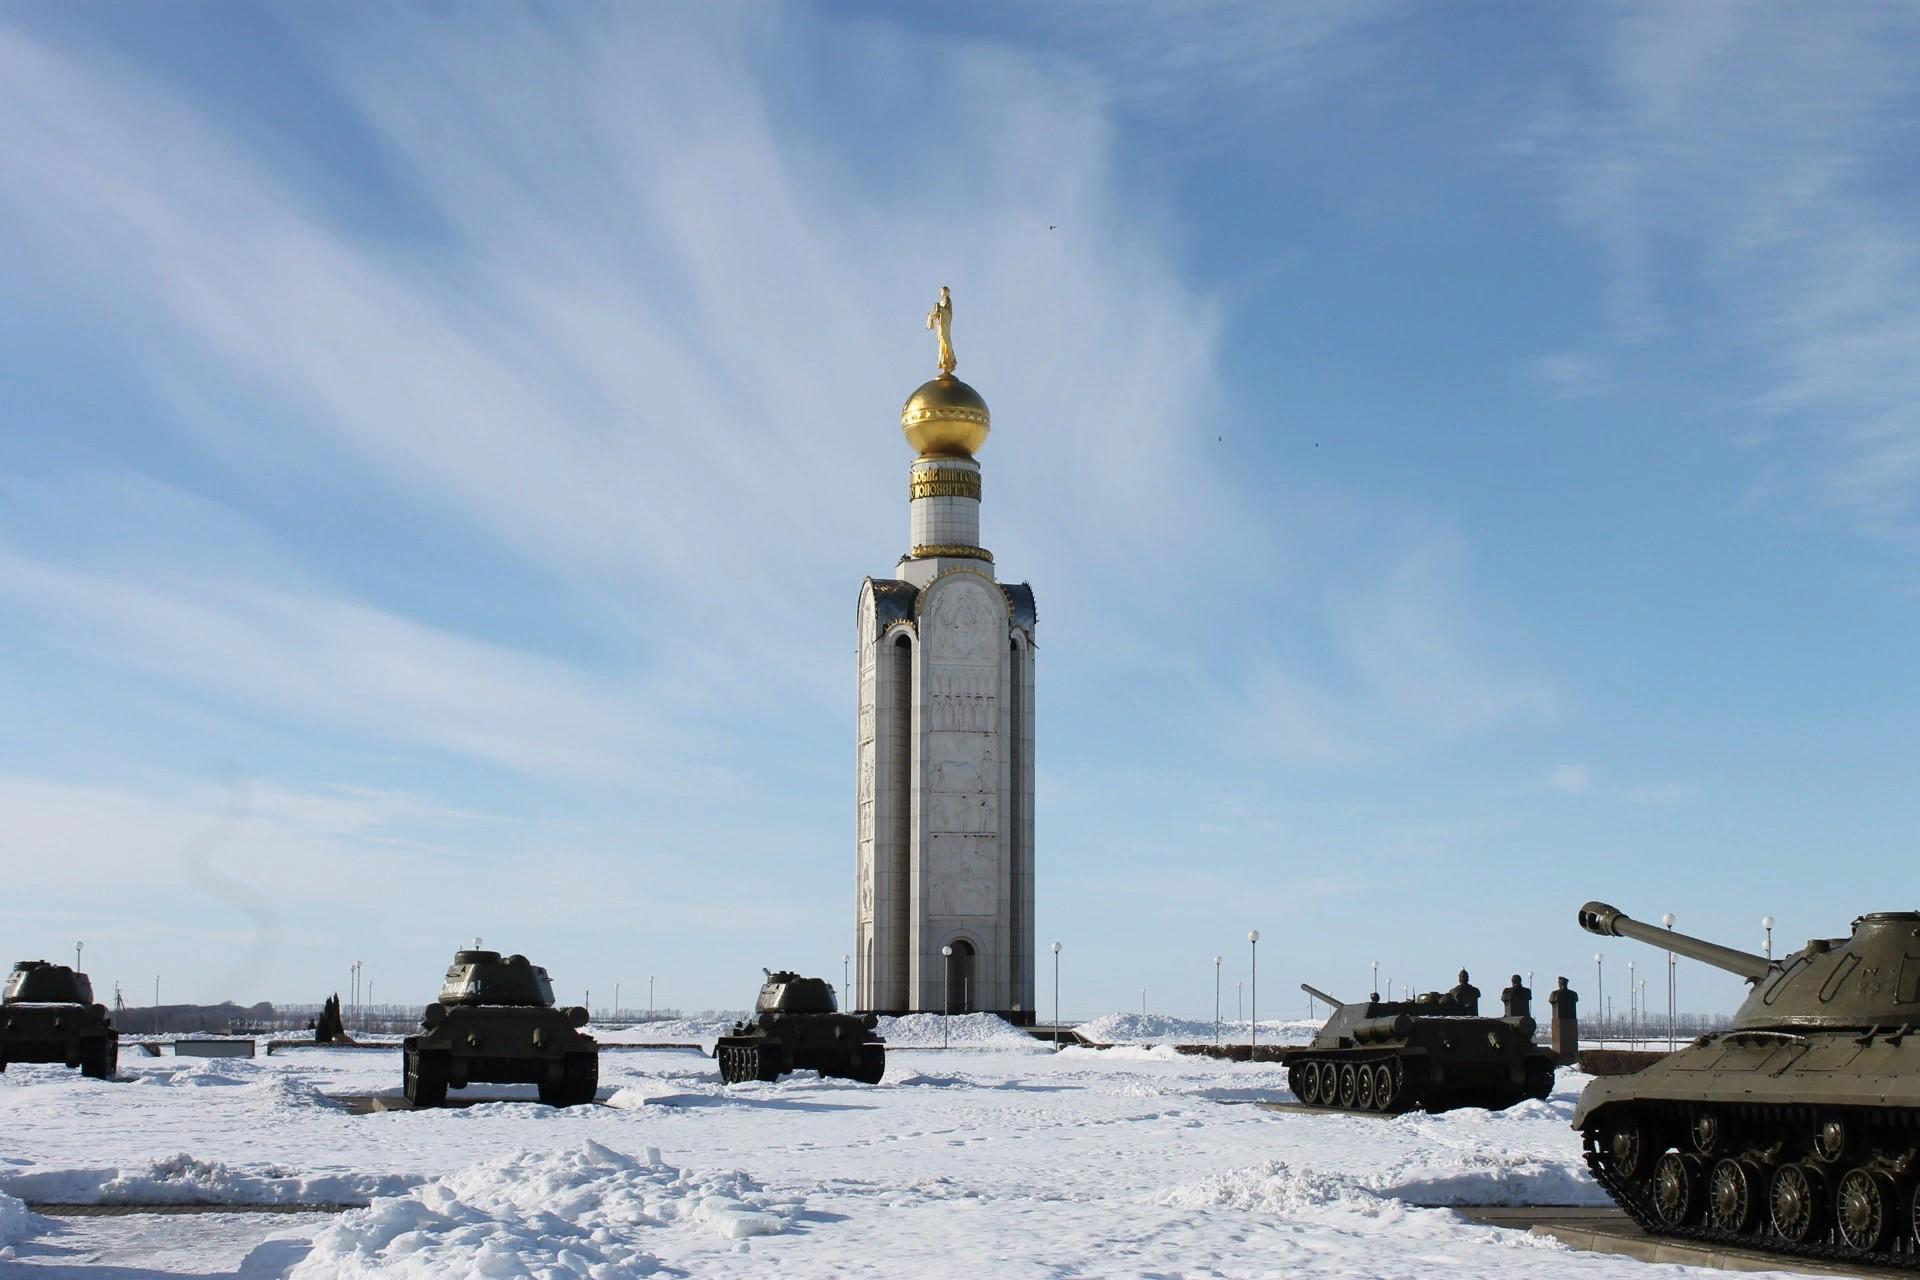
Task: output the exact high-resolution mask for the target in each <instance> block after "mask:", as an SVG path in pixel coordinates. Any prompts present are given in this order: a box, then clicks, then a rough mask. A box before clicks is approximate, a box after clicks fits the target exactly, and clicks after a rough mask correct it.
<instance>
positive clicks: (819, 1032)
mask: <svg viewBox="0 0 1920 1280" xmlns="http://www.w3.org/2000/svg"><path fill="white" fill-rule="evenodd" d="M761 972H762V973H764V974H766V975H767V980H766V982H765V983H764V984H763V985H762V986H761V988H760V998H759V999H758V1000H757V1001H755V1002H754V1006H753V1017H751V1018H749V1019H747V1020H746V1021H744V1022H736V1023H734V1024H733V1031H732V1033H731V1034H730V1035H724V1036H721V1037H720V1039H719V1040H718V1041H716V1042H715V1044H714V1046H713V1056H714V1059H715V1061H717V1062H718V1063H719V1064H720V1078H721V1079H722V1080H724V1081H726V1082H727V1083H728V1084H744V1083H746V1082H747V1081H749V1080H763V1081H771V1080H778V1079H779V1078H780V1077H781V1076H783V1075H785V1074H786V1073H787V1072H789V1071H818V1072H819V1073H820V1074H821V1075H823V1076H839V1077H841V1078H842V1079H846V1080H858V1081H860V1082H861V1083H862V1084H879V1083H880V1077H881V1076H883V1075H885V1074H886V1070H887V1042H886V1041H884V1040H882V1039H881V1038H880V1037H879V1036H877V1035H875V1034H874V1031H873V1028H874V1027H875V1025H877V1024H878V1022H879V1019H878V1018H876V1017H874V1016H873V1015H872V1014H870V1013H864V1014H856V1013H841V1012H840V1006H839V1004H838V1002H836V1001H835V999H834V996H833V986H832V984H831V983H828V982H827V981H825V980H824V979H821V978H803V977H801V976H800V975H799V974H797V973H792V972H789V971H787V970H784V969H783V970H781V971H780V972H778V973H775V972H773V971H771V970H767V969H762V970H761Z"/></svg>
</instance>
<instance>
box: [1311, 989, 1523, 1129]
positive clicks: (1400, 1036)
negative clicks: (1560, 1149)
mask: <svg viewBox="0 0 1920 1280" xmlns="http://www.w3.org/2000/svg"><path fill="white" fill-rule="evenodd" d="M1300 985H1301V989H1302V990H1304V991H1306V992H1308V993H1309V994H1311V995H1313V996H1315V997H1316V998H1318V999H1321V1000H1324V1001H1326V1002H1327V1003H1328V1004H1329V1005H1332V1006H1333V1016H1332V1017H1330V1018H1328V1019H1327V1021H1326V1023H1325V1024H1324V1025H1322V1026H1321V1028H1320V1031H1319V1033H1318V1034H1316V1035H1315V1036H1314V1038H1313V1041H1312V1043H1310V1044H1309V1045H1308V1046H1307V1047H1306V1048H1305V1049H1302V1050H1300V1051H1298V1052H1296V1053H1294V1054H1291V1055H1289V1056H1288V1058H1287V1083H1288V1084H1289V1085H1290V1086H1291V1087H1292V1089H1293V1092H1294V1096H1295V1097H1297V1098H1299V1099H1300V1101H1302V1102H1304V1103H1306V1104H1307V1105H1308V1106H1310V1107H1328V1108H1331V1109H1334V1110H1340V1111H1380V1112H1399V1111H1412V1110H1415V1109H1420V1110H1425V1111H1448V1110H1451V1109H1453V1108H1455V1107H1486V1108H1488V1109H1489V1110H1494V1111H1498V1110H1501V1109H1503V1108H1506V1107H1510V1106H1512V1105H1513V1104H1514V1103H1516V1102H1520V1101H1522V1100H1524V1099H1527V1098H1544V1097H1546V1096H1547V1094H1549V1093H1550V1092H1552V1090H1553V1068H1554V1055H1553V1052H1552V1051H1551V1050H1550V1049H1547V1048H1545V1047H1544V1046H1541V1045H1537V1044H1535V1043H1534V1042H1533V1033H1534V1031H1535V1025H1534V1021H1533V1018H1532V1016H1531V1015H1530V1014H1529V1012H1528V995H1529V993H1528V992H1527V989H1526V988H1525V987H1524V986H1522V985H1521V983H1520V979H1519V976H1518V975H1515V977H1514V979H1513V986H1511V987H1509V988H1508V989H1507V991H1506V993H1505V1000H1506V1005H1507V1009H1508V1011H1509V1015H1510V1016H1507V1017H1500V1018H1483V1017H1481V1016H1480V991H1479V988H1477V987H1475V986H1473V985H1472V984H1471V983H1470V982H1468V981H1467V973H1466V970H1464V969H1462V970H1461V971H1460V985H1459V986H1457V987H1455V988H1454V989H1453V990H1451V991H1441V992H1428V993H1427V994H1425V995H1422V996H1418V997H1416V998H1414V999H1412V1000H1394V1001H1387V1000H1382V999H1381V998H1380V997H1379V995H1378V994H1374V995H1371V996H1369V997H1367V999H1366V1000H1365V1001H1364V1002H1354V1003H1345V1002H1342V1001H1339V1000H1336V999H1334V998H1333V997H1332V996H1330V995H1328V994H1327V993H1326V992H1324V991H1320V990H1318V989H1316V988H1314V987H1311V986H1308V985H1307V984H1306V983H1301V984H1300Z"/></svg>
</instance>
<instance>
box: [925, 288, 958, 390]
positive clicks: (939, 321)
mask: <svg viewBox="0 0 1920 1280" xmlns="http://www.w3.org/2000/svg"><path fill="white" fill-rule="evenodd" d="M927 328H929V329H931V330H933V333H934V336H935V337H936V338H938V339H939V340H940V372H941V373H943V374H947V375H949V376H951V375H952V373H953V366H954V365H955V364H956V363H958V362H957V361H956V360H955V359H954V358H953V295H952V294H951V293H949V292H947V286H945V285H941V286H940V301H938V302H936V303H934V304H933V310H931V311H929V312H927Z"/></svg>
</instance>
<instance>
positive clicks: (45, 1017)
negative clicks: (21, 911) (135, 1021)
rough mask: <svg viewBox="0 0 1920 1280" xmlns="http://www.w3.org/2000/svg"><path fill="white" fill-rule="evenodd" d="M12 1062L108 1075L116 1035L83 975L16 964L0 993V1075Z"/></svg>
mask: <svg viewBox="0 0 1920 1280" xmlns="http://www.w3.org/2000/svg"><path fill="white" fill-rule="evenodd" d="M14 1062H64V1063H65V1064H66V1065H68V1066H69V1067H78V1068H80V1072H81V1074H82V1075H89V1076H93V1077H95V1078H96V1079H101V1080H104V1079H107V1078H108V1077H110V1076H112V1075H113V1073H114V1071H115V1070H116V1069H117V1068H118V1066H119V1063H120V1033H119V1032H118V1031H116V1030H114V1028H113V1023H112V1022H111V1021H109V1020H108V1018H107V1007H106V1006H105V1005H100V1004H95V1003H94V1002H93V984H92V983H91V982H88V981H87V975H86V974H84V973H80V972H77V971H75V970H73V969H70V968H68V967H67V966H66V965H64V964H49V963H47V962H46V961H45V960H22V961H21V962H20V963H19V964H16V965H15V966H13V973H12V974H11V975H10V976H9V977H8V978H7V985H6V989H5V991H4V993H0V1071H4V1070H6V1069H7V1065H8V1064H9V1063H14Z"/></svg>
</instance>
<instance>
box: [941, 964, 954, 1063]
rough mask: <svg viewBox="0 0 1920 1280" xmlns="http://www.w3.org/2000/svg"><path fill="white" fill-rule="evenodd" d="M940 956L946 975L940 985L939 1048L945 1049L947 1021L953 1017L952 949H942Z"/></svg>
mask: <svg viewBox="0 0 1920 1280" xmlns="http://www.w3.org/2000/svg"><path fill="white" fill-rule="evenodd" d="M940 954H941V955H943V956H945V957H946V963H945V969H946V974H945V976H944V979H943V980H942V982H941V983H940V1047H941V1048H942V1049H944V1048H946V1047H947V1019H948V1018H950V1017H952V1016H953V948H952V947H942V948H940Z"/></svg>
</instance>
